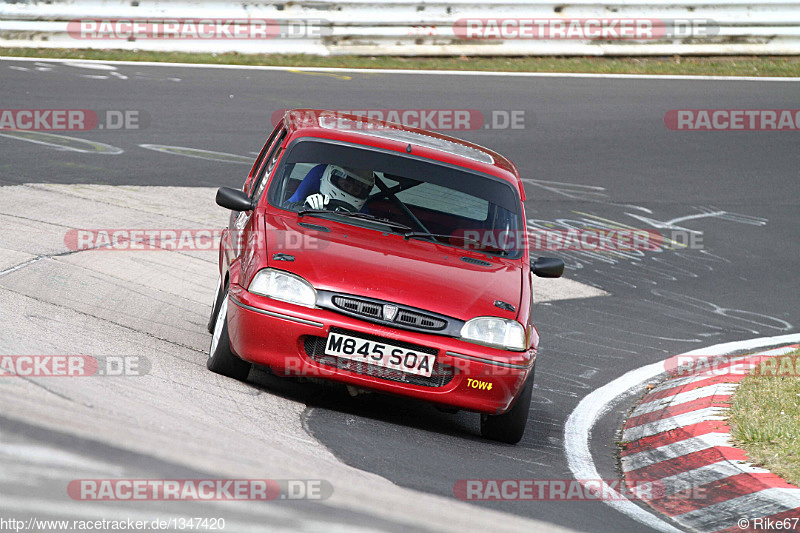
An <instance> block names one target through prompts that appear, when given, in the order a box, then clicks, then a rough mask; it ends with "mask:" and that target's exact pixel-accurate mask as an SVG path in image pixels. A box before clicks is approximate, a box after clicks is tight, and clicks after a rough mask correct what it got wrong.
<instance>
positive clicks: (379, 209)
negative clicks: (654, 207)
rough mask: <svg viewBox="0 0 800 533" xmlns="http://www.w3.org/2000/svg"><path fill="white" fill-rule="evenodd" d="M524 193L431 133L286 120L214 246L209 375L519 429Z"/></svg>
mask: <svg viewBox="0 0 800 533" xmlns="http://www.w3.org/2000/svg"><path fill="white" fill-rule="evenodd" d="M524 199H525V191H524V190H523V186H522V182H521V181H520V176H519V172H518V171H517V169H516V167H515V166H514V165H513V164H512V163H511V162H510V161H509V160H507V159H506V158H504V157H503V156H501V155H499V154H497V153H495V152H493V151H491V150H487V149H486V148H482V147H480V146H477V145H474V144H471V143H468V142H465V141H461V140H458V139H454V138H452V137H448V136H445V135H440V134H438V133H434V132H430V131H425V130H420V129H415V128H410V127H404V126H401V125H399V124H394V123H390V122H382V121H376V120H371V119H367V118H365V117H360V116H354V115H342V114H337V113H336V112H332V111H321V110H308V109H307V110H293V111H289V112H287V113H286V115H285V116H284V118H283V120H282V121H281V123H280V124H278V126H277V127H276V128H275V130H274V131H273V132H272V134H271V135H270V136H269V138H268V140H267V142H266V144H265V145H264V148H263V149H262V150H261V152H260V154H259V156H258V158H257V159H256V161H255V164H254V165H253V168H252V170H251V172H250V175H249V176H248V178H247V181H246V182H245V184H244V187H243V188H242V190H238V189H231V188H227V187H222V188H220V189H219V191H218V192H217V198H216V201H217V204H219V205H220V206H222V207H225V208H227V209H230V210H231V211H232V214H231V219H230V225H229V227H228V228H227V229H226V230H225V231H224V232H223V234H222V237H221V242H220V257H219V269H220V282H219V284H218V288H217V294H216V298H215V300H214V304H213V306H212V312H211V319H210V321H209V331H210V332H211V333H212V334H213V338H212V341H211V347H210V349H209V358H208V368H209V369H210V370H211V371H213V372H216V373H219V374H223V375H225V376H229V377H232V378H235V379H239V380H246V379H247V376H248V372H249V370H250V368H251V365H253V364H255V365H260V366H263V367H268V368H269V369H270V370H271V371H272V372H273V373H274V374H277V375H280V376H306V377H309V376H313V377H317V378H323V379H325V380H331V381H336V382H341V383H342V384H345V385H347V387H348V390H349V391H350V392H351V393H352V394H358V393H362V392H373V391H377V392H382V393H389V394H395V395H401V396H410V397H414V398H418V399H422V400H426V401H428V402H431V403H433V404H435V405H436V406H438V407H440V408H442V409H444V410H459V409H464V410H469V411H475V412H478V413H480V414H481V434H482V435H483V436H485V437H487V438H490V439H494V440H499V441H503V442H509V443H516V442H518V441H519V440H520V439H521V438H522V435H523V432H524V430H525V426H526V422H527V418H528V411H529V408H530V401H531V391H532V388H533V374H534V363H535V360H536V349H537V345H538V342H539V334H538V332H537V330H536V328H535V326H534V324H533V321H532V301H533V300H532V297H531V296H532V289H531V284H532V275H533V274H535V275H537V276H542V277H558V276H560V275H561V274H562V272H563V269H564V263H563V262H562V261H560V260H558V259H552V258H541V259H539V260H537V261H536V262H535V263H533V264H531V261H530V259H529V250H528V239H527V233H526V229H525V212H524V208H523V200H524Z"/></svg>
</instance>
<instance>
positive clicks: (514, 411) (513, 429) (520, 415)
mask: <svg viewBox="0 0 800 533" xmlns="http://www.w3.org/2000/svg"><path fill="white" fill-rule="evenodd" d="M531 396H533V370H531V375H530V376H529V377H528V381H527V382H526V383H525V387H524V388H523V389H522V392H521V393H520V395H519V397H518V398H517V401H516V402H514V405H513V406H512V407H511V409H509V410H508V411H506V412H505V413H503V414H502V415H481V436H483V437H484V438H487V439H491V440H496V441H499V442H506V443H508V444H516V443H518V442H519V441H520V440H522V436H523V435H524V434H525V426H527V425H528V411H530V408H531Z"/></svg>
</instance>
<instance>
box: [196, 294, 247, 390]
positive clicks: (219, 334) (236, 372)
mask: <svg viewBox="0 0 800 533" xmlns="http://www.w3.org/2000/svg"><path fill="white" fill-rule="evenodd" d="M251 366H252V365H251V364H250V363H248V362H247V361H242V360H241V359H239V358H238V357H236V355H234V353H233V352H232V351H231V341H230V338H229V337H228V290H227V288H226V289H225V291H224V292H223V298H222V303H221V304H220V306H219V311H218V312H217V317H216V320H215V321H214V329H213V331H212V337H211V346H210V347H209V349H208V361H206V367H208V369H209V370H211V371H212V372H215V373H217V374H222V375H223V376H227V377H229V378H233V379H238V380H239V381H245V380H247V375H248V374H249V373H250V367H251Z"/></svg>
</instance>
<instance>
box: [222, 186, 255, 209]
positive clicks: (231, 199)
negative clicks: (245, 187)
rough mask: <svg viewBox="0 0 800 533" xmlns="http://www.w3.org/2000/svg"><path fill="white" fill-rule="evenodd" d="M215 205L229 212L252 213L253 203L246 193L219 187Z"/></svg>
mask: <svg viewBox="0 0 800 533" xmlns="http://www.w3.org/2000/svg"><path fill="white" fill-rule="evenodd" d="M217 205H218V206H220V207H224V208H225V209H230V210H231V211H252V210H253V202H252V201H250V197H249V196H247V193H245V192H244V191H242V190H240V189H231V188H230V187H220V188H219V189H217Z"/></svg>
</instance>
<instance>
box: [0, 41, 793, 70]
mask: <svg viewBox="0 0 800 533" xmlns="http://www.w3.org/2000/svg"><path fill="white" fill-rule="evenodd" d="M0 55H3V56H15V57H41V58H51V59H52V58H68V59H100V60H116V61H160V62H175V63H209V64H226V65H272V66H283V67H347V68H399V69H416V70H498V71H508V72H585V73H614V74H695V75H716V76H800V57H797V56H774V57H751V56H745V57H680V56H674V57H669V58H663V57H662V58H630V57H626V58H610V57H470V58H467V57H397V56H374V57H362V56H328V57H320V56H312V55H303V54H293V55H280V54H272V55H261V54H252V55H251V54H236V53H229V54H192V53H183V52H146V51H125V50H83V49H49V48H0Z"/></svg>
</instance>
